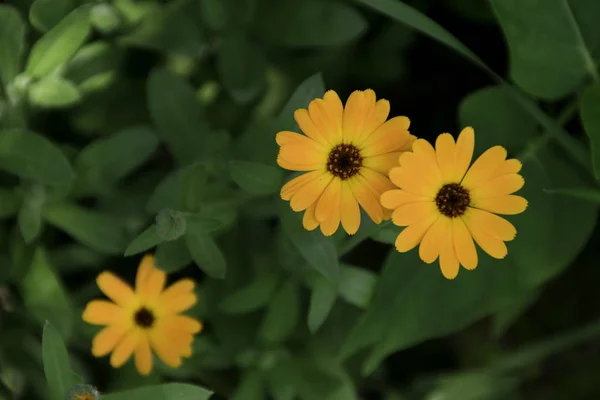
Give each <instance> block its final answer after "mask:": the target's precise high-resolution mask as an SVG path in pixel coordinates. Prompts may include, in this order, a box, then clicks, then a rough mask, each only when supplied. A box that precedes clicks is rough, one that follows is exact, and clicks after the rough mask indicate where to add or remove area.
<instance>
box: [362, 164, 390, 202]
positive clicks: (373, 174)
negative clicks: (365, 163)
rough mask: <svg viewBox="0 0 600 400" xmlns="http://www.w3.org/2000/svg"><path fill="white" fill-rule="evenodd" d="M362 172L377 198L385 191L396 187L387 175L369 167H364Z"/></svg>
mask: <svg viewBox="0 0 600 400" xmlns="http://www.w3.org/2000/svg"><path fill="white" fill-rule="evenodd" d="M360 174H361V175H362V176H363V178H365V180H366V181H367V182H368V183H369V186H370V187H371V190H372V192H373V194H374V195H375V197H377V199H379V198H380V197H381V195H382V194H383V193H384V192H387V191H388V190H392V189H395V186H394V184H393V183H392V181H390V179H389V178H388V177H387V175H384V174H382V173H380V172H377V171H374V170H372V169H368V168H362V169H361V170H360Z"/></svg>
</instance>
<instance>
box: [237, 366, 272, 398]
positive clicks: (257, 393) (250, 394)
mask: <svg viewBox="0 0 600 400" xmlns="http://www.w3.org/2000/svg"><path fill="white" fill-rule="evenodd" d="M264 398H265V393H264V388H263V380H262V377H261V375H260V372H259V371H252V370H247V371H246V372H245V374H244V377H243V378H242V381H241V382H240V384H239V386H238V387H237V389H236V390H235V391H234V392H233V395H232V396H231V400H263V399H264Z"/></svg>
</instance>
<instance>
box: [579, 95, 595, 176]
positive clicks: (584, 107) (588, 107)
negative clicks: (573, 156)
mask: <svg viewBox="0 0 600 400" xmlns="http://www.w3.org/2000/svg"><path fill="white" fill-rule="evenodd" d="M579 101H580V108H579V112H580V115H581V121H582V122H583V127H584V128H585V132H586V133H587V135H588V137H589V138H590V144H591V150H592V163H593V165H594V173H595V174H596V178H597V179H600V115H599V112H598V110H600V84H596V85H593V86H589V87H587V88H586V89H585V90H584V92H583V94H582V95H581V98H580V100H579Z"/></svg>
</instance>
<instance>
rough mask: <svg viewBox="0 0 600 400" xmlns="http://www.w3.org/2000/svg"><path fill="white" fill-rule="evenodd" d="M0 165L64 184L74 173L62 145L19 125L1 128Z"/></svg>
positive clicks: (22, 174)
mask: <svg viewBox="0 0 600 400" xmlns="http://www.w3.org/2000/svg"><path fill="white" fill-rule="evenodd" d="M0 168H4V169H5V170H7V171H10V172H12V173H13V174H15V175H17V176H19V177H21V178H23V179H31V180H33V181H36V182H39V183H42V184H45V185H64V184H67V183H68V182H69V181H70V180H71V179H73V177H74V174H73V170H72V169H71V166H70V165H69V162H68V161H67V159H66V158H65V156H64V154H63V153H62V152H61V151H60V149H58V148H57V147H56V146H55V145H54V144H53V143H52V142H51V141H49V140H48V139H46V138H44V137H42V136H40V135H38V134H36V133H33V132H28V131H25V130H20V129H9V130H5V131H2V132H0Z"/></svg>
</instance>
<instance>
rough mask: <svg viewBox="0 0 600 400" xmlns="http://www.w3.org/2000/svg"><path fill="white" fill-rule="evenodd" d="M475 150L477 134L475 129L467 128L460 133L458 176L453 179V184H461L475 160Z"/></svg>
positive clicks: (456, 169)
mask: <svg viewBox="0 0 600 400" xmlns="http://www.w3.org/2000/svg"><path fill="white" fill-rule="evenodd" d="M474 148H475V132H474V131H473V128H471V127H470V126H467V127H466V128H464V129H463V130H462V132H460V135H458V139H457V140H456V168H455V173H456V175H455V176H454V177H452V181H453V182H460V181H461V180H462V179H463V177H464V176H465V173H466V172H467V169H468V168H469V165H470V164H471V159H472V158H473V149H474Z"/></svg>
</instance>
